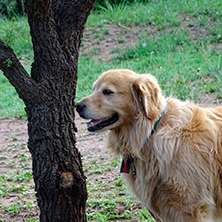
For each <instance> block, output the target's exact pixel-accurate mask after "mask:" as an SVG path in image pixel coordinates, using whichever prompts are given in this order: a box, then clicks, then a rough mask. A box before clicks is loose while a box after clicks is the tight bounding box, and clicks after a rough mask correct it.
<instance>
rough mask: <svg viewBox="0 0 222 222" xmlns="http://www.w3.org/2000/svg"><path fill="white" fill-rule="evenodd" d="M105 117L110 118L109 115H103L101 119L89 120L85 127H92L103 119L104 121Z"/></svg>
mask: <svg viewBox="0 0 222 222" xmlns="http://www.w3.org/2000/svg"><path fill="white" fill-rule="evenodd" d="M107 119H110V116H108V117H105V118H103V119H92V120H91V121H90V122H88V123H87V127H88V128H89V127H93V126H96V125H98V124H99V123H101V122H103V121H106V120H107Z"/></svg>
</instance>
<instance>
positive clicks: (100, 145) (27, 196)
mask: <svg viewBox="0 0 222 222" xmlns="http://www.w3.org/2000/svg"><path fill="white" fill-rule="evenodd" d="M76 126H77V128H78V133H76V137H77V148H78V149H79V151H80V152H81V154H82V156H83V157H84V161H85V164H86V165H87V164H90V162H91V160H92V156H93V158H94V159H100V157H101V156H104V157H107V158H108V156H110V154H109V153H108V150H106V149H105V148H104V146H105V136H106V135H105V133H101V134H99V135H98V134H90V133H88V132H87V130H86V122H85V121H84V120H82V119H80V118H79V117H78V115H76ZM27 140H28V136H27V121H26V120H24V119H16V118H9V119H2V120H0V148H1V150H0V157H1V158H0V160H1V165H0V176H1V177H3V175H4V174H9V173H11V174H12V176H13V178H12V180H14V178H16V175H18V174H20V173H21V172H20V171H24V173H25V172H28V171H29V172H30V169H31V156H30V153H29V151H28V149H27ZM24 157H25V158H24ZM22 158H23V159H22ZM27 162H28V163H29V165H28V166H27V165H26V166H23V165H22V163H23V164H24V163H26V164H27ZM18 171H19V172H18ZM16 172H18V173H16ZM113 173H114V172H113ZM116 173H118V170H117V172H116ZM113 177H114V175H113V174H112V173H111V172H110V173H109V174H107V173H105V174H104V175H103V179H106V180H107V179H109V178H113ZM94 179H95V178H94ZM16 182H17V181H14V185H13V184H10V185H9V186H11V187H14V190H13V189H12V188H9V192H8V193H7V194H6V195H1V196H0V197H1V201H0V221H1V222H2V221H7V222H9V221H16V222H20V221H26V222H27V221H28V219H29V217H33V218H35V219H37V218H38V209H37V207H33V206H34V205H36V201H35V197H34V182H33V181H32V180H31V182H28V184H26V185H25V186H26V187H25V188H24V187H21V185H20V187H19V185H16ZM18 183H19V181H18ZM18 189H21V190H20V191H18ZM22 203H23V204H24V209H22V210H21V209H10V207H9V206H12V205H13V204H18V205H19V204H20V205H21V204H22ZM27 204H29V205H30V207H31V208H27V207H28V206H27ZM31 205H33V206H31ZM1 206H8V208H7V209H3V208H1ZM15 207H16V206H15ZM29 210H32V211H33V212H32V213H30V211H29ZM16 211H17V212H16ZM27 216H28V217H27ZM36 221H37V220H36Z"/></svg>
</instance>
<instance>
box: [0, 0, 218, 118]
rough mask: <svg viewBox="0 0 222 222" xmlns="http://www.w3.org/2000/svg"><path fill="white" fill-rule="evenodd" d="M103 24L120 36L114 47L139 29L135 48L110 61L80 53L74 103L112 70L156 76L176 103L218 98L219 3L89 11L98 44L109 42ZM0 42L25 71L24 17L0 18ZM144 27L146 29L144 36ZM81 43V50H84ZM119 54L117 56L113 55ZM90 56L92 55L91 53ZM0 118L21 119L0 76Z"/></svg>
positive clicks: (28, 55) (28, 51)
mask: <svg viewBox="0 0 222 222" xmlns="http://www.w3.org/2000/svg"><path fill="white" fill-rule="evenodd" d="M107 24H109V25H110V24H111V25H112V24H115V25H117V26H118V27H120V28H122V30H123V31H124V34H123V35H121V36H119V37H118V38H117V39H116V43H118V42H121V41H123V42H124V41H125V39H126V36H127V35H128V34H129V33H130V30H131V29H132V28H133V27H138V26H139V27H140V30H139V32H138V33H136V34H135V35H136V36H134V44H133V45H129V46H127V47H126V48H124V49H121V50H119V49H118V48H116V47H113V48H111V49H109V50H110V54H112V52H114V51H115V50H116V51H117V52H118V53H117V55H116V54H115V56H113V57H112V59H111V60H110V61H108V62H107V61H104V60H102V59H100V60H98V59H95V58H94V57H93V53H94V54H96V53H98V52H97V51H94V52H93V48H92V49H91V52H89V53H81V54H80V58H79V73H78V76H79V79H78V80H79V81H78V89H77V95H76V98H77V99H80V98H81V97H83V96H85V95H87V94H88V93H89V92H91V85H92V82H93V81H95V79H96V78H97V77H98V76H99V75H100V74H101V72H103V71H105V70H107V69H111V68H129V69H133V70H134V71H136V72H139V73H145V72H150V73H152V74H153V75H155V76H156V77H157V78H158V80H159V82H160V85H161V87H162V88H163V91H164V93H165V94H166V95H167V96H168V95H173V96H175V97H178V98H179V99H192V100H194V101H201V99H202V97H204V95H205V94H207V95H209V94H210V96H212V97H214V98H220V97H221V95H222V91H221V87H220V86H221V81H222V65H221V64H222V58H221V54H222V46H221V45H222V4H221V2H220V1H219V0H212V1H210V2H209V1H194V0H190V1H187V0H186V1H185V0H183V1H179V2H178V1H176V0H166V1H150V3H148V4H141V3H134V4H132V5H127V4H124V3H122V4H121V5H119V6H112V5H109V7H108V8H107V9H104V10H102V11H99V12H93V13H92V14H91V15H90V17H89V19H88V22H87V25H86V29H87V28H95V27H96V28H97V31H96V32H94V33H93V32H92V37H93V38H95V39H97V40H98V42H99V41H101V40H103V39H106V38H107V39H108V38H109V32H110V30H109V28H104V27H105V25H107ZM0 27H3V28H1V29H0V37H1V38H2V39H3V40H4V41H5V42H7V43H8V44H9V45H11V46H12V48H13V49H14V51H15V53H16V54H17V55H18V57H19V58H20V59H21V61H22V63H23V64H24V65H25V67H26V69H27V70H28V72H30V64H31V62H32V58H33V52H32V45H31V38H30V35H29V28H28V24H27V19H26V18H14V19H13V20H11V21H8V20H6V19H3V18H1V19H0ZM146 27H149V30H148V31H146V32H144V31H143V29H144V30H145V28H146ZM84 44H85V42H84V38H83V42H82V45H83V46H84ZM118 50H119V51H118ZM90 53H91V54H90ZM0 84H1V87H0V118H4V117H8V116H16V117H18V116H25V113H24V110H23V106H24V105H23V102H22V101H21V100H19V99H18V98H17V95H16V92H15V91H14V89H13V88H12V87H11V86H10V84H9V83H8V81H7V80H6V79H5V77H4V76H3V75H2V74H0Z"/></svg>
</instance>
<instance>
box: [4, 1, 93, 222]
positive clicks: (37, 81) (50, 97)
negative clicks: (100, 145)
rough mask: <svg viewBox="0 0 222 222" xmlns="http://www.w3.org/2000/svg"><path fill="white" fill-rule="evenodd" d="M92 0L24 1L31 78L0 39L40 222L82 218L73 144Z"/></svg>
mask: <svg viewBox="0 0 222 222" xmlns="http://www.w3.org/2000/svg"><path fill="white" fill-rule="evenodd" d="M94 2H95V0H91V1H90V0H67V1H62V0H57V1H56V0H51V1H50V0H25V6H26V11H27V15H28V21H29V25H30V32H31V36H32V42H33V49H34V63H33V65H32V70H31V77H30V76H29V75H28V74H27V73H26V71H25V70H24V68H23V67H22V66H21V64H20V62H19V61H18V59H17V58H16V56H15V54H14V53H13V51H12V50H11V49H10V48H9V47H8V46H6V45H5V44H4V43H3V42H2V41H1V40H0V69H1V70H3V73H4V74H5V76H6V77H7V78H8V79H9V81H10V82H11V84H12V85H13V86H14V87H15V89H16V90H17V92H18V95H19V97H20V98H21V99H22V100H23V101H24V103H25V105H26V112H27V117H28V135H29V141H28V147H29V150H30V152H31V154H32V161H33V178H34V181H35V190H36V196H37V201H38V206H39V208H40V221H44V222H45V221H50V222H52V221H53V222H55V221H59V222H61V221H64V222H69V221H78V222H80V221H86V215H85V204H86V199H87V191H86V180H85V176H84V173H83V170H82V162H81V156H80V153H79V152H78V150H77V149H76V147H75V143H76V138H75V131H76V127H75V123H74V117H75V112H74V99H75V92H76V81H77V63H78V52H79V46H80V41H81V37H82V33H83V29H84V25H85V22H86V19H87V17H88V15H89V13H90V11H91V9H92V6H93V4H94Z"/></svg>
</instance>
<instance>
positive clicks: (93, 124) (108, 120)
mask: <svg viewBox="0 0 222 222" xmlns="http://www.w3.org/2000/svg"><path fill="white" fill-rule="evenodd" d="M118 119H119V115H118V114H117V113H115V114H114V115H112V116H108V117H105V118H103V119H92V120H91V121H90V122H88V123H87V127H88V131H90V132H94V131H97V130H101V129H103V128H104V127H106V126H109V125H112V124H113V123H115V122H117V121H118Z"/></svg>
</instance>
